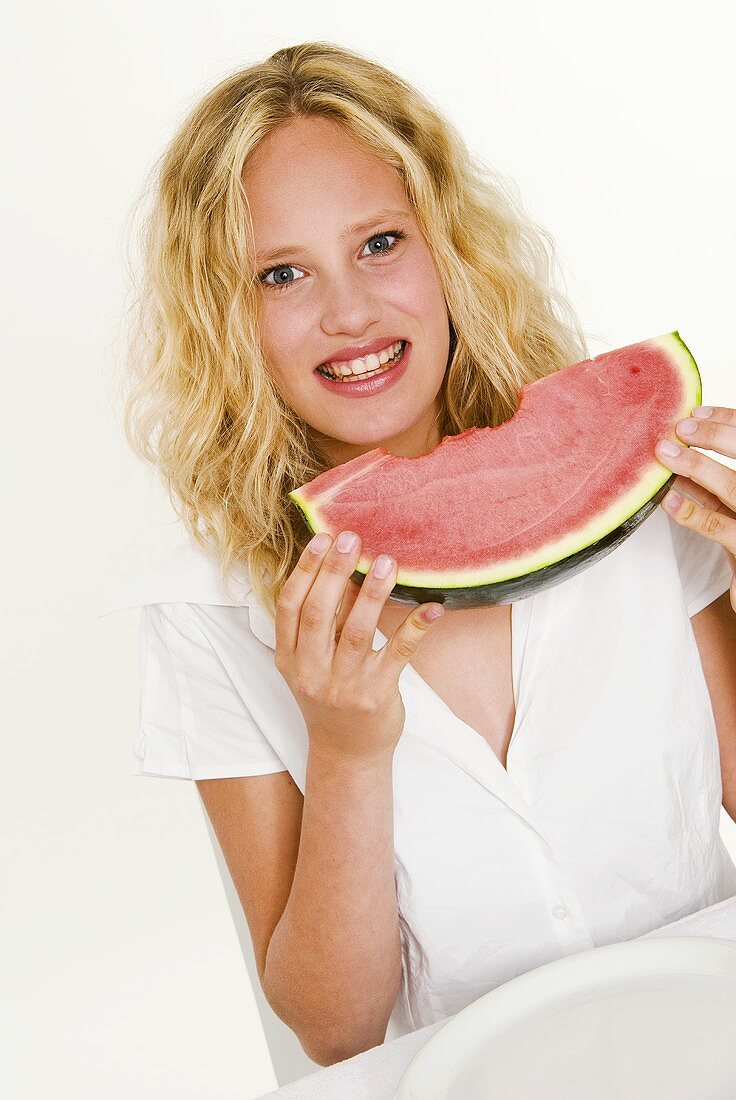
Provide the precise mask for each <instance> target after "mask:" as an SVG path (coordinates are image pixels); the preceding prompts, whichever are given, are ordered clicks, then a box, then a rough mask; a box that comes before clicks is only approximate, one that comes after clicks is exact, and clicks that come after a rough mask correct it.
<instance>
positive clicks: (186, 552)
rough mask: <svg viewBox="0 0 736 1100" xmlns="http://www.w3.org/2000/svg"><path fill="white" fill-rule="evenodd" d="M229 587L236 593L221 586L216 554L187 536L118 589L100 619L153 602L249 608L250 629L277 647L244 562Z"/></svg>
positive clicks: (273, 630) (265, 611)
mask: <svg viewBox="0 0 736 1100" xmlns="http://www.w3.org/2000/svg"><path fill="white" fill-rule="evenodd" d="M230 587H231V589H232V591H233V596H229V595H228V594H227V593H226V592H225V590H224V588H223V587H222V584H221V581H220V566H219V562H218V560H217V557H216V555H215V554H214V553H209V552H206V551H204V550H203V549H202V548H201V547H199V546H198V545H197V544H196V543H195V542H194V541H193V540H192V539H191V538H187V539H185V540H183V541H182V542H180V543H178V544H177V545H176V546H174V547H173V549H171V550H169V551H168V553H166V554H164V555H163V556H162V557H161V558H159V559H158V560H157V561H155V562H154V564H153V565H151V566H149V567H148V568H147V569H145V570H144V571H143V572H141V573H138V574H136V575H135V576H134V577H133V578H132V579H131V580H129V581H128V582H127V583H126V584H125V585H124V586H123V587H122V588H120V589H118V591H117V592H116V593H115V594H114V595H113V597H112V598H111V599H110V600H108V601H107V602H106V603H105V604H103V606H102V608H101V609H100V610H99V611H98V613H97V618H98V619H101V618H103V617H104V616H105V615H110V614H112V613H113V612H115V611H126V610H129V609H130V608H134V607H144V606H145V605H146V604H153V603H202V604H215V605H217V606H220V607H247V608H248V613H249V616H250V627H251V630H252V631H253V633H254V634H255V636H256V637H257V638H258V640H259V641H261V642H263V644H264V645H267V646H270V648H271V649H274V650H275V649H276V629H275V625H274V623H273V621H272V619H271V616H270V615H269V614H268V611H267V610H266V608H265V607H264V606H263V604H262V603H261V601H260V599H259V598H258V596H257V594H256V591H255V589H254V588H253V585H252V583H251V581H250V577H249V574H248V571H247V569H246V567H245V566H244V565H243V564H242V563H238V564H237V566H236V567H235V570H234V571H233V574H232V576H231V582H230Z"/></svg>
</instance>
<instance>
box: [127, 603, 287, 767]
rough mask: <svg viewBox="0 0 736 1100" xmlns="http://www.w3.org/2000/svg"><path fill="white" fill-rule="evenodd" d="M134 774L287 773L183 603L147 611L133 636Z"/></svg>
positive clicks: (157, 605) (150, 608) (151, 607)
mask: <svg viewBox="0 0 736 1100" xmlns="http://www.w3.org/2000/svg"><path fill="white" fill-rule="evenodd" d="M139 660H140V721H139V729H138V737H137V740H136V743H135V747H134V750H133V765H132V774H133V775H151V776H161V777H169V778H172V779H217V778H224V777H228V776H245V775H266V774H268V773H271V772H279V771H286V770H287V769H286V766H285V765H284V763H283V761H282V760H281V759H280V757H279V756H278V755H277V753H276V752H275V751H274V749H273V748H272V746H271V745H270V743H269V741H268V740H267V739H266V737H265V735H264V733H263V731H262V730H261V729H260V728H259V726H258V725H257V724H256V722H255V721H254V719H253V717H252V715H251V714H250V712H249V710H248V707H247V706H246V704H245V701H244V700H243V698H242V697H241V695H240V694H239V693H238V691H237V689H236V687H235V685H234V684H233V682H232V680H231V678H230V677H229V675H228V673H227V670H226V669H225V667H224V665H223V663H222V661H221V659H220V657H219V656H218V655H217V653H216V652H215V650H214V648H213V647H212V645H211V643H210V642H209V640H208V638H207V636H206V634H205V632H204V631H203V630H202V627H201V626H200V624H199V622H198V621H197V618H196V615H195V614H194V612H193V609H191V608H190V606H189V605H188V604H166V603H156V604H147V605H146V606H144V607H143V608H142V610H141V619H140V632H139Z"/></svg>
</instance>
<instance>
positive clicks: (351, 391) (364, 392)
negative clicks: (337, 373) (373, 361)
mask: <svg viewBox="0 0 736 1100" xmlns="http://www.w3.org/2000/svg"><path fill="white" fill-rule="evenodd" d="M411 347H412V346H411V344H410V343H409V342H408V340H407V342H406V347H405V348H404V354H403V355H402V356H401V359H399V361H398V363H396V364H395V365H394V366H392V367H390V368H389V369H388V370H387V371H384V372H383V374H377V375H376V376H375V377H374V378H367V379H366V380H365V382H333V381H332V379H331V378H325V376H324V375H323V374H320V373H319V371H315V372H314V375H315V378H316V379H317V381H318V382H319V384H320V385H321V386H324V387H325V389H327V390H330V391H331V392H332V393H338V394H340V395H341V396H342V397H372V396H373V394H377V393H383V391H384V390H387V389H389V387H390V386H393V385H394V384H395V383H396V382H398V381H400V379H401V378H402V376H403V375H404V374H405V373H406V364H407V362H408V359H409V356H410V355H411Z"/></svg>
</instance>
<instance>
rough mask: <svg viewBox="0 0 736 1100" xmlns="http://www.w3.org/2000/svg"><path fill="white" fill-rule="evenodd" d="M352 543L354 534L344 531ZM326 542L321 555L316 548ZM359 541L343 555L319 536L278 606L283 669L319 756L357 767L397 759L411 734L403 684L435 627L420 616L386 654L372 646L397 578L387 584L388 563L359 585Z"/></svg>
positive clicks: (422, 609)
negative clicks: (318, 542) (355, 576)
mask: <svg viewBox="0 0 736 1100" xmlns="http://www.w3.org/2000/svg"><path fill="white" fill-rule="evenodd" d="M342 534H349V532H342ZM318 538H321V539H322V541H323V542H324V546H323V548H322V549H319V548H318V549H317V550H316V551H315V549H314V547H313V544H314V543H315V541H316V540H317V539H318ZM359 559H360V539H359V538H358V537H357V536H356V542H355V545H354V546H353V548H352V549H350V550H348V551H346V552H341V551H340V550H339V549H338V539H335V540H334V542H333V540H332V538H331V537H330V536H329V535H327V534H324V536H315V538H314V539H312V541H311V542H310V543H309V544H308V545H307V546H306V547H305V549H304V551H303V553H302V555H301V557H300V558H299V561H298V562H297V564H296V567H295V568H294V570H293V571H292V573H291V574H290V575H289V577H288V578H287V580H286V581H285V583H284V585H283V587H282V589H281V592H280V593H279V598H278V602H277V613H276V658H275V661H276V668H277V669H278V670H279V672H280V673H281V675H282V676H283V677H284V679H285V680H286V683H287V684H288V686H289V689H290V690H291V692H292V694H293V695H294V697H295V699H296V701H297V703H298V705H299V709H300V710H301V712H302V714H303V716H304V721H305V722H306V726H307V732H308V734H309V745H310V751H311V750H317V751H318V752H320V753H323V754H327V755H332V756H337V757H340V758H343V759H351V760H357V761H364V760H378V759H381V758H390V757H391V756H392V755H393V752H394V750H395V748H396V745H397V744H398V741H399V738H400V737H401V734H402V731H403V729H404V720H405V713H404V704H403V701H402V698H401V692H400V691H399V683H398V681H399V675H400V673H401V670H402V669H403V668H404V666H405V665H406V664H407V663H408V661H409V660H410V659H411V657H412V656H413V655H414V653H415V652H416V649H417V647H418V646H419V644H420V643H421V641H422V639H423V638H424V637H425V635H426V633H427V631H428V630H429V629H430V627H431V622H430V620H429V619H427V618H426V617H425V616H426V612H427V611H428V610H430V609H439V611H440V616H441V615H442V613H443V610H444V609H443V608H442V605H441V604H437V603H430V604H421V605H420V606H418V607H415V608H412V610H411V611H410V612H409V614H408V615H407V616H406V618H405V619H404V621H403V622H402V623H401V624H400V626H399V627H397V629H396V630H395V631H394V633H393V634H392V635H391V637H390V638H389V639H388V641H387V642H386V645H385V646H383V648H382V649H379V650H374V649H373V646H372V643H373V638H374V635H375V631H376V628H377V625H378V619H379V616H380V614H381V609H382V608H383V605H384V604H385V602H386V600H387V598H388V596H389V594H390V592H391V589H392V588H393V586H394V583H395V578H396V562H395V561H394V560H393V559H390V560H391V568H390V569H389V572H388V575H387V576H386V577H384V578H379V577H378V576H376V572H375V568H376V564H377V562H378V560H379V558H378V557H377V558H376V561H374V562H373V565H372V567H371V569H370V571H369V573H368V574H367V576H366V577H365V579H364V581H363V583H362V584H361V585H360V586H359V585H357V584H355V582H354V581H353V580H352V579H351V574H352V573H353V571H354V570H355V567H356V565H357V562H358V561H359Z"/></svg>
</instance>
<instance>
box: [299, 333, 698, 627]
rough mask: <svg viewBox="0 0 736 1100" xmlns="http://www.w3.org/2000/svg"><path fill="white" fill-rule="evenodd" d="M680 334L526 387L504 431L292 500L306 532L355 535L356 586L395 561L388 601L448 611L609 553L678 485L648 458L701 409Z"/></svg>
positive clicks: (311, 488)
mask: <svg viewBox="0 0 736 1100" xmlns="http://www.w3.org/2000/svg"><path fill="white" fill-rule="evenodd" d="M701 393H702V388H701V379H700V372H699V371H698V367H697V364H696V363H695V360H694V359H693V357H692V355H691V353H690V351H689V350H688V348H687V347H686V346H685V343H684V342H683V340H682V339H681V337H680V335H679V333H678V332H670V333H667V334H666V335H664V336H659V337H656V338H654V339H652V340H644V341H642V342H641V343H638V344H630V345H628V346H627V347H624V348H618V349H616V350H614V351H608V352H604V353H603V354H602V355H597V356H595V358H593V359H585V360H583V362H581V363H575V364H573V365H572V366H569V367H565V368H563V369H562V370H559V371H555V372H554V373H553V374H549V375H546V376H545V377H544V378H539V379H537V380H536V381H534V382H530V383H527V385H525V386H523V387H522V390H521V393H520V400H519V405H518V408H517V410H516V412H515V414H514V415H513V416H512V417H511V419H509V420H507V421H505V422H504V423H503V424H499V425H498V426H497V427H495V428H490V427H487V428H469V429H468V430H467V431H464V432H462V433H461V434H459V435H454V436H446V437H445V438H444V439H443V440H442V442H441V443H440V444H439V446H438V447H437V448H436V449H435V450H434V451H432V452H431V453H429V454H425V455H420V456H419V457H417V458H403V457H400V456H397V455H392V454H390V453H389V452H388V451H386V450H385V449H384V448H383V447H376V448H374V449H373V450H371V451H367V452H366V453H365V454H363V455H360V456H359V457H358V458H355V459H352V460H351V461H350V462H345V463H343V464H342V465H340V466H336V467H334V468H333V469H331V470H326V471H325V472H324V473H322V474H320V475H319V476H318V477H316V478H314V479H313V480H312V481H309V482H307V483H306V484H305V485H301V486H300V487H299V488H298V489H294V490H293V491H292V492H290V493H289V497H290V498H291V500H293V501H294V503H295V504H296V505H297V506H298V507H299V508H300V509H301V511H302V513H303V515H304V518H305V519H306V522H307V525H308V527H309V529H310V531H312V532H315V533H316V532H318V531H327V532H329V534H330V535H332V537H333V538H335V537H337V535H338V534H339V532H340V531H343V530H345V529H350V530H351V531H355V532H357V534H359V535H360V538H361V542H362V546H361V557H360V560H359V561H358V563H357V566H356V571H355V572H354V573H353V579H354V580H355V581H356V582H357V583H359V584H360V583H361V582H362V580H363V579H364V577H365V575H366V574H367V572H368V570H369V569H370V566H371V563H372V562H373V559H374V558H375V557H377V555H378V554H380V553H386V554H391V555H392V556H393V557H394V558H395V559H396V562H397V565H398V573H397V577H396V584H395V586H394V588H393V590H392V592H391V599H393V600H396V601H397V602H399V603H407V604H416V603H426V602H429V601H435V602H438V603H443V604H444V605H445V606H446V607H448V608H461V607H466V608H470V607H483V606H486V605H488V604H503V603H510V602H512V601H514V600H519V599H524V598H525V597H527V596H530V595H532V594H533V593H534V592H537V591H539V590H540V589H543V588H546V587H548V586H549V585H554V584H558V583H560V582H561V581H563V580H565V579H566V578H568V577H570V576H572V575H573V574H575V573H578V572H579V571H580V570H582V569H586V568H587V567H588V566H590V565H592V564H593V563H594V562H596V561H598V560H599V559H600V558H602V557H604V556H605V555H606V554H610V553H611V551H612V550H614V549H615V548H616V547H617V546H618V545H619V544H620V543H622V542H623V541H624V539H626V538H628V536H629V535H630V534H632V532H633V531H635V530H636V528H637V527H638V526H639V524H640V523H642V522H643V521H644V520H645V519H646V518H647V516H648V515H650V513H651V512H652V511H653V510H654V508H656V506H657V504H658V503H659V501H660V500H661V499H662V497H663V496H664V494H665V493H666V492H667V489H668V488H669V486H670V484H671V483H672V482H673V481H674V479H675V477H676V475H675V474H674V473H673V472H672V471H671V470H668V469H667V467H666V466H663V465H662V464H661V463H660V462H659V461H658V459H657V457H656V455H655V453H654V445H655V443H656V442H657V440H658V439H660V438H663V437H668V438H670V439H672V440H674V441H676V442H678V443H679V444H680V446H683V445H684V444H683V441H682V440H681V439H678V437H677V435H676V432H675V424H676V423H677V421H678V420H679V419H681V418H682V417H684V416H687V415H688V414H689V412H690V411H691V409H692V408H693V407H694V406H695V405H697V404H699V402H700V400H701Z"/></svg>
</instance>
